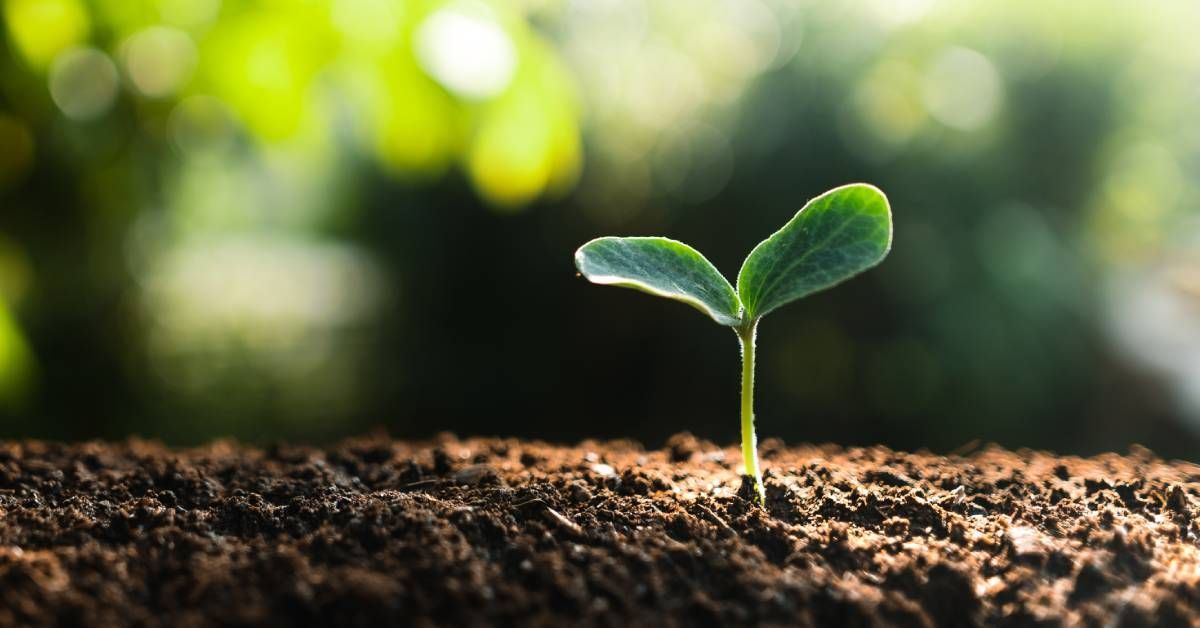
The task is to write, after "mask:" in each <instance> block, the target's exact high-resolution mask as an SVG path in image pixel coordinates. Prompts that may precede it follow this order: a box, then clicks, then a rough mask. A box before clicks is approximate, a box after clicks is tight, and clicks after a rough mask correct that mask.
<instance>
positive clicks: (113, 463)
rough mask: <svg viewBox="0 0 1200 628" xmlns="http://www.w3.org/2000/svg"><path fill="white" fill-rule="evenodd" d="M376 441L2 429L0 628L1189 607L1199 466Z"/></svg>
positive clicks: (1054, 615)
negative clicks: (152, 439) (26, 438)
mask: <svg viewBox="0 0 1200 628" xmlns="http://www.w3.org/2000/svg"><path fill="white" fill-rule="evenodd" d="M762 451H763V455H764V459H765V464H766V467H767V469H768V470H769V473H768V479H767V487H768V504H767V508H766V509H760V508H757V507H753V506H751V505H750V504H748V503H747V502H746V500H745V499H743V498H742V497H740V496H739V491H741V492H742V493H744V492H745V490H744V487H743V486H742V481H741V478H740V477H739V476H738V474H737V471H738V466H739V465H738V457H737V454H736V451H735V450H734V449H731V448H725V449H722V448H718V447H715V446H713V445H712V444H710V443H706V442H702V441H698V440H696V439H694V438H692V437H690V436H688V435H680V436H676V437H674V438H672V439H671V441H670V442H669V443H668V444H667V446H666V447H665V448H664V449H662V450H657V451H644V450H642V449H641V447H640V446H638V445H637V444H635V443H628V442H610V443H599V442H585V443H582V444H580V445H579V446H576V447H559V446H550V445H546V444H543V443H536V442H522V441H517V440H494V439H480V440H475V439H471V440H456V439H454V438H452V437H445V438H441V439H438V440H437V441H435V442H431V443H407V442H395V441H390V440H386V439H383V438H371V439H361V440H353V441H348V442H344V443H342V444H340V445H337V446H335V447H332V448H329V449H315V448H305V447H291V446H279V447H274V448H268V449H266V450H259V449H251V448H243V447H240V446H237V445H234V444H230V443H224V442H219V443H216V444H213V445H211V446H208V447H205V448H201V449H193V450H170V449H167V448H164V447H162V446H160V445H158V444H155V443H148V442H142V441H130V442H126V443H122V444H112V445H110V444H101V443H85V444H79V445H59V444H51V443H39V442H21V443H0V625H4V626H8V625H20V624H59V625H62V624H72V625H74V624H86V625H113V626H118V625H119V626H126V625H165V626H190V625H211V624H221V625H280V624H282V623H293V624H324V625H364V626H366V625H379V624H404V625H413V624H416V625H422V624H427V625H446V624H471V625H479V624H501V625H504V624H518V623H519V624H521V625H528V624H568V623H569V624H580V623H583V624H600V625H646V626H662V625H676V624H689V625H690V624H701V625H711V624H746V623H767V624H812V625H826V626H827V625H847V624H851V625H853V624H895V625H911V626H922V625H971V624H989V625H1021V626H1025V625H1040V624H1045V625H1057V624H1062V623H1070V624H1075V623H1080V622H1083V623H1088V624H1093V623H1094V624H1108V623H1115V624H1118V625H1171V624H1178V625H1195V624H1196V623H1197V622H1200V548H1198V546H1197V534H1198V532H1200V530H1198V528H1200V523H1198V522H1197V521H1196V520H1195V519H1194V517H1195V515H1196V514H1197V512H1198V506H1200V467H1197V466H1195V465H1192V464H1187V463H1179V462H1164V461H1162V460H1159V459H1157V458H1155V457H1154V456H1153V455H1152V454H1150V453H1149V452H1147V451H1144V450H1135V451H1133V452H1132V453H1131V454H1130V455H1127V456H1120V455H1115V454H1114V455H1104V456H1099V457H1096V458H1089V459H1080V458H1067V457H1056V456H1052V455H1049V454H1044V453H1037V452H1029V451H1020V452H1015V453H1014V452H1009V451H1005V450H1001V449H995V448H991V449H985V450H983V451H981V452H978V453H975V454H972V455H970V456H965V457H962V456H955V457H942V456H934V455H930V454H922V453H916V454H906V453H898V452H893V451H891V450H888V449H885V448H881V447H876V448H867V449H842V448H837V447H790V448H788V447H783V446H782V445H781V444H780V443H778V442H771V441H768V442H766V443H764V444H763V447H762Z"/></svg>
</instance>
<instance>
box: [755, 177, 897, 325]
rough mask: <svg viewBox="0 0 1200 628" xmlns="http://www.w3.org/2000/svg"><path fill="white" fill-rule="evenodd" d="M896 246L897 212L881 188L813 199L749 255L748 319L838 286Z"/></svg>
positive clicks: (859, 187) (853, 188) (848, 188)
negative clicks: (894, 212) (894, 224)
mask: <svg viewBox="0 0 1200 628" xmlns="http://www.w3.org/2000/svg"><path fill="white" fill-rule="evenodd" d="M891 248H892V212H891V209H890V208H889V207H888V201H887V197H886V196H884V195H883V192H880V191H879V189H878V188H876V187H874V186H872V185H867V184H864V183H856V184H852V185H845V186H842V187H839V188H834V189H832V190H830V191H828V192H826V193H824V194H822V195H820V196H818V197H817V198H814V199H812V200H811V201H809V202H808V203H807V204H806V205H805V206H804V207H803V208H801V209H800V211H799V212H797V213H796V216H795V217H794V218H792V219H791V220H790V221H788V223H787V224H786V225H784V226H783V228H782V229H780V230H779V231H776V232H775V233H774V234H773V235H771V237H769V238H767V239H766V240H764V241H763V242H762V243H760V244H759V245H758V246H756V247H754V250H753V251H750V255H749V256H747V257H746V261H745V262H744V263H743V264H742V270H741V272H739V273H738V287H737V289H738V295H739V296H740V297H741V300H742V305H743V306H744V307H745V308H746V314H745V315H746V317H747V318H748V319H751V320H753V319H757V318H760V317H762V316H764V315H766V314H767V313H769V312H771V311H772V310H774V309H775V308H777V307H779V306H781V305H786V304H787V303H790V302H792V301H795V300H796V299H799V298H801V297H804V296H807V295H810V294H812V293H814V292H818V291H820V290H824V289H826V288H829V287H831V286H834V285H836V284H839V283H841V282H843V281H845V280H847V279H849V278H850V277H853V276H854V275H857V274H858V273H861V272H862V271H864V270H867V269H868V268H870V267H872V266H874V265H876V264H878V263H879V262H880V261H881V260H882V259H883V258H884V256H886V255H887V253H888V250H890V249H891Z"/></svg>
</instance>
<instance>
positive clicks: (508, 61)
mask: <svg viewBox="0 0 1200 628" xmlns="http://www.w3.org/2000/svg"><path fill="white" fill-rule="evenodd" d="M416 46H417V49H416V52H417V59H418V60H419V61H420V64H421V67H422V68H423V69H424V70H425V72H427V73H428V74H429V76H431V77H433V79H434V80H436V81H437V82H438V83H440V84H441V85H442V86H443V87H445V88H446V89H448V90H450V91H451V92H454V93H455V94H457V95H459V96H462V97H464V98H472V99H486V98H491V97H493V96H496V95H498V94H499V93H500V92H502V91H504V89H505V88H507V87H508V85H509V83H510V82H511V81H512V77H513V73H514V72H515V71H516V66H517V50H516V47H515V46H514V45H513V42H512V39H510V38H509V36H508V34H507V33H505V32H504V29H502V28H501V27H500V24H498V23H497V22H496V20H495V18H494V17H493V16H492V14H491V11H490V10H489V9H488V8H487V7H486V6H484V5H482V4H478V3H468V2H464V3H456V4H453V5H450V6H448V7H446V8H443V9H440V10H438V11H436V12H434V13H433V14H432V15H430V16H429V17H428V18H427V19H426V20H425V21H424V22H423V23H422V24H421V26H420V28H419V29H418V30H417V37H416Z"/></svg>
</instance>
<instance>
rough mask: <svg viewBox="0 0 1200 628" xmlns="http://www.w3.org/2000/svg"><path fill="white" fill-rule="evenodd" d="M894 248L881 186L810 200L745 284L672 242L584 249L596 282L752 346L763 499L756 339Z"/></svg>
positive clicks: (580, 259) (751, 458)
mask: <svg viewBox="0 0 1200 628" xmlns="http://www.w3.org/2000/svg"><path fill="white" fill-rule="evenodd" d="M891 247H892V213H891V208H890V207H889V206H888V201H887V197H886V196H884V195H883V192H880V191H879V189H878V188H876V187H874V186H871V185H866V184H862V183H858V184H852V185H844V186H842V187H839V188H834V189H832V190H830V191H828V192H826V193H824V194H822V195H820V196H818V197H816V198H814V199H812V200H811V201H809V202H808V203H807V204H806V205H805V206H804V207H803V208H801V209H800V211H799V212H797V213H796V215H795V217H793V218H792V219H791V220H790V221H788V223H787V224H786V225H784V226H783V228H782V229H780V230H779V231H776V232H775V233H774V234H772V235H771V237H769V238H767V239H766V240H763V241H762V242H760V243H759V244H758V246H756V247H754V250H753V251H750V255H749V256H747V257H746V261H744V262H742V269H741V271H739V272H738V277H737V290H734V288H733V286H731V285H729V282H728V281H727V280H726V279H725V277H723V276H722V275H721V273H720V272H719V271H718V270H717V269H716V267H714V266H713V265H712V263H710V262H709V261H708V260H707V259H705V258H704V256H703V255H701V254H700V253H699V251H697V250H696V249H693V248H692V247H690V246H688V245H686V244H684V243H682V242H676V241H675V240H670V239H667V238H642V237H637V238H613V237H608V238H597V239H595V240H592V241H591V242H588V243H587V244H584V245H583V246H581V247H579V250H578V251H576V252H575V266H576V267H578V268H579V272H580V273H581V274H583V276H584V277H587V278H588V280H589V281H591V282H592V283H597V284H604V285H613V286H624V287H626V288H634V289H636V290H641V291H643V292H649V293H650V294H654V295H658V296H661V297H667V298H668V299H675V300H676V301H682V302H684V303H687V304H688V305H691V306H692V307H694V308H696V309H698V310H700V311H701V312H704V313H705V314H707V315H708V316H709V317H710V318H712V319H713V320H714V321H716V322H717V323H718V324H720V325H726V326H728V327H732V328H733V331H734V332H735V333H736V334H737V337H738V341H739V342H740V344H741V349H742V458H743V460H744V462H745V466H746V475H748V476H750V477H752V478H753V479H754V489H755V493H756V495H757V498H758V501H759V503H762V502H763V500H764V499H765V497H766V492H765V490H764V489H763V483H762V471H761V470H760V469H759V466H758V440H757V438H756V436H755V434H754V343H755V335H756V331H757V329H758V321H759V320H761V319H762V317H763V316H766V315H767V314H769V313H771V312H772V311H774V310H775V309H776V308H778V307H780V306H782V305H786V304H787V303H790V302H792V301H795V300H796V299H799V298H801V297H805V296H808V295H810V294H812V293H814V292H818V291H820V290H824V289H826V288H829V287H832V286H834V285H836V284H839V283H841V282H843V281H845V280H846V279H849V278H850V277H853V276H854V275H857V274H858V273H861V272H863V271H864V270H867V269H868V268H871V267H872V266H874V265H876V264H878V263H879V262H880V261H881V260H882V259H883V258H884V256H886V255H887V253H888V251H889V250H890V249H891Z"/></svg>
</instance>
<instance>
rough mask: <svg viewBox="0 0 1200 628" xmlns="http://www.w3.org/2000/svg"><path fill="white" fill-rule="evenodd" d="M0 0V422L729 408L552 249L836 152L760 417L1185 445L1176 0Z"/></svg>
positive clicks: (763, 340)
mask: <svg viewBox="0 0 1200 628" xmlns="http://www.w3.org/2000/svg"><path fill="white" fill-rule="evenodd" d="M0 3H2V6H3V28H2V29H0V436H6V437H25V436H36V437H51V438H72V439H74V438H86V437H107V438H112V437H120V436H122V435H125V434H130V433H136V434H142V435H147V436H154V437H161V438H164V439H167V440H168V441H170V442H175V443H190V442H196V441H200V440H203V439H207V438H211V437H214V436H221V435H234V436H237V437H240V438H246V439H251V440H255V441H267V440H275V439H315V440H320V439H327V438H334V437H337V436H339V435H344V434H351V433H358V432H362V431H364V430H368V429H372V428H375V427H378V426H383V427H385V428H387V429H388V430H389V431H390V432H391V433H392V434H394V435H397V436H425V435H429V434H432V433H434V432H437V431H440V430H453V431H456V432H459V433H462V434H499V435H515V436H526V437H540V438H546V439H553V440H575V439H580V438H585V437H602V438H607V437H634V438H639V439H643V440H646V441H647V442H648V443H650V444H652V445H654V444H657V443H659V442H661V440H662V439H663V438H665V437H666V436H667V435H669V434H671V433H673V432H675V431H679V430H683V429H689V430H692V431H694V432H696V433H697V434H699V435H702V436H705V437H708V438H711V439H714V440H717V441H720V442H732V441H733V440H735V439H736V437H737V403H738V402H737V386H738V369H739V365H738V358H737V343H736V339H735V337H734V335H733V334H731V333H729V331H728V330H726V329H722V328H718V327H717V326H715V325H713V324H712V323H711V322H709V321H707V320H706V319H705V318H704V317H702V316H700V315H698V314H697V313H695V312H693V311H691V310H689V309H687V308H685V307H682V306H679V305H678V304H673V303H669V302H666V301H661V300H655V299H651V298H648V297H646V296H645V295H640V294H637V293H635V292H632V291H619V290H613V289H605V288H597V287H594V286H590V285H587V284H586V283H585V282H583V281H582V280H580V279H578V278H576V277H575V275H574V268H573V265H572V253H573V251H574V249H575V247H577V246H578V245H579V244H581V243H583V242H584V241H586V240H588V239H590V238H592V237H596V236H599V235H667V236H671V237H674V238H677V239H681V240H684V241H686V242H688V243H690V244H692V245H694V246H696V247H697V248H699V249H700V250H702V251H704V252H705V253H706V254H708V256H709V257H710V259H711V260H712V261H713V262H714V263H715V264H716V265H717V267H718V268H720V269H722V270H723V271H724V272H725V273H726V274H727V275H729V276H731V277H732V276H733V275H734V274H735V273H736V270H737V267H738V264H740V262H741V259H742V257H743V256H744V255H745V253H746V252H747V251H749V249H750V248H751V247H752V246H753V245H754V244H755V243H757V242H758V241H759V240H761V239H762V238H763V237H765V236H766V235H767V234H769V233H770V232H772V231H773V230H774V229H776V228H777V227H778V226H779V225H781V224H782V223H783V222H784V221H785V220H786V219H787V218H789V217H790V216H791V215H792V213H794V212H795V211H796V210H797V209H798V208H799V207H800V206H801V205H802V204H803V203H804V201H805V200H806V199H808V198H809V197H811V196H814V195H816V194H818V193H820V192H822V191H824V190H826V189H828V188H830V187H833V186H835V185H840V184H843V183H847V182H852V181H868V182H872V183H875V184H876V185H878V186H879V187H881V188H882V189H884V190H885V191H886V192H887V193H888V195H889V196H890V198H891V201H892V205H893V210H894V213H895V232H896V235H895V238H896V239H895V247H894V250H893V252H892V254H891V256H890V258H889V259H888V260H886V261H885V263H884V264H883V265H882V266H880V267H879V268H878V269H876V270H874V271H872V272H870V273H868V274H867V275H865V276H863V277H861V278H859V279H857V280H855V281H853V282H851V283H848V284H846V285H844V286H842V287H839V288H838V289H836V290H833V291H831V292H828V293H824V294H821V295H819V296H816V297H813V298H810V299H808V300H806V301H804V302H802V303H801V304H799V305H796V306H792V307H789V308H787V309H784V310H782V311H780V312H778V313H777V314H775V315H773V316H772V317H771V318H770V319H769V320H767V321H766V322H765V323H764V324H763V326H762V327H761V329H760V345H761V357H760V369H761V370H760V374H759V390H758V410H759V425H760V435H761V436H762V437H771V436H778V437H783V438H785V439H786V440H789V441H799V440H812V441H826V440H829V441H834V442H841V443H875V442H882V443H887V444H890V445H893V446H897V447H903V448H919V447H929V448H931V449H934V450H936V451H948V450H952V449H954V448H956V447H960V446H962V445H964V444H966V443H969V442H970V441H972V440H974V439H980V440H982V441H998V442H1000V443H1002V444H1005V445H1008V446H1032V447H1049V448H1054V449H1058V450H1061V451H1066V452H1082V453H1086V452H1094V451H1099V450H1103V449H1109V448H1115V449H1124V448H1125V447H1126V446H1127V445H1128V444H1129V443H1130V442H1134V441H1137V442H1142V443H1144V444H1146V445H1148V446H1150V447H1152V448H1154V449H1156V450H1158V451H1160V452H1161V453H1165V454H1168V455H1173V456H1184V457H1191V458H1197V457H1200V438H1198V435H1200V211H1198V207H1200V113H1198V112H1200V44H1198V43H1197V42H1200V5H1198V4H1196V3H1191V2H1164V3H1156V4H1155V5H1154V8H1153V9H1152V10H1151V9H1149V8H1146V7H1144V6H1143V5H1140V4H1137V3H1123V2H1098V3H1081V2H1073V1H1066V0H1061V1H1049V2H1039V3H1036V4H1032V3H1014V2H1004V1H999V0H997V1H981V2H971V3H961V2H950V1H948V0H942V1H936V0H902V1H895V0H870V1H866V0H854V1H847V2H829V3H816V2H808V1H792V0H690V1H688V2H680V1H673V0H513V1H511V2H499V1H496V2H486V1H477V0H463V1H449V2H446V1H437V0H419V1H417V0H259V1H248V0H244V1H234V0H225V1H222V0H0Z"/></svg>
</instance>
